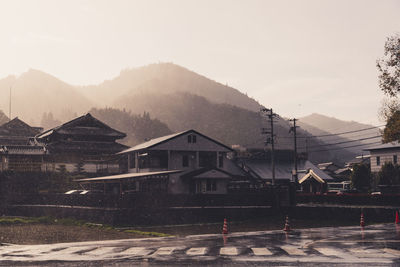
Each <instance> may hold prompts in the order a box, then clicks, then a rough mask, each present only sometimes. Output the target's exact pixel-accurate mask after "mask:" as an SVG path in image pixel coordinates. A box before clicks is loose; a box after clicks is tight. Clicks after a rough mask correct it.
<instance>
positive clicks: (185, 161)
mask: <svg viewBox="0 0 400 267" xmlns="http://www.w3.org/2000/svg"><path fill="white" fill-rule="evenodd" d="M182 167H189V156H188V155H183V156H182Z"/></svg>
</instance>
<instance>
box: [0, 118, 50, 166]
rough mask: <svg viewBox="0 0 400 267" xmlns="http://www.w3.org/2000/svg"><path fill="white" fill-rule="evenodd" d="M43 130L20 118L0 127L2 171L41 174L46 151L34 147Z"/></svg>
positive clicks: (0, 164) (36, 146)
mask: <svg viewBox="0 0 400 267" xmlns="http://www.w3.org/2000/svg"><path fill="white" fill-rule="evenodd" d="M42 130H43V129H42V128H40V127H31V126H29V125H28V124H26V123H25V122H23V121H22V120H20V119H19V118H18V117H16V118H14V119H12V120H10V121H9V122H7V123H5V124H3V125H1V126H0V171H2V172H3V171H14V172H40V171H41V166H42V163H43V158H44V156H45V154H46V150H45V148H44V147H43V146H39V145H32V140H33V138H34V136H35V135H37V134H38V133H40V132H41V131H42Z"/></svg>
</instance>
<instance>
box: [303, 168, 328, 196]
mask: <svg viewBox="0 0 400 267" xmlns="http://www.w3.org/2000/svg"><path fill="white" fill-rule="evenodd" d="M298 173H299V174H298V175H299V184H300V186H301V191H303V192H308V193H324V192H326V191H327V190H328V183H329V182H333V180H334V179H333V178H332V177H331V176H330V175H329V174H327V173H326V172H324V171H322V170H321V169H320V168H319V167H317V166H315V165H314V164H312V163H311V162H310V161H305V162H303V164H302V169H301V170H300V171H299V172H298Z"/></svg>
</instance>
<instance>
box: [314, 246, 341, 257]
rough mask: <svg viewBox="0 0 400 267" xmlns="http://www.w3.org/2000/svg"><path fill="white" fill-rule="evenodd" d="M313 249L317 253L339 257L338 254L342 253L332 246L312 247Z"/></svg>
mask: <svg viewBox="0 0 400 267" xmlns="http://www.w3.org/2000/svg"><path fill="white" fill-rule="evenodd" d="M314 249H315V250H316V251H318V252H319V253H321V254H324V255H325V256H336V257H340V255H343V251H339V250H337V249H333V248H314Z"/></svg>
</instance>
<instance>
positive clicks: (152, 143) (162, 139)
mask: <svg viewBox="0 0 400 267" xmlns="http://www.w3.org/2000/svg"><path fill="white" fill-rule="evenodd" d="M188 133H194V134H197V135H200V136H202V137H204V138H206V139H208V140H210V141H211V142H214V143H216V144H218V145H220V146H222V147H224V148H226V149H228V150H229V151H233V150H232V148H230V147H228V146H226V145H224V144H222V143H220V142H218V141H216V140H214V139H212V138H210V137H208V136H206V135H204V134H201V133H199V132H197V131H195V130H193V129H192V130H187V131H184V132H179V133H174V134H170V135H166V136H162V137H158V138H154V139H151V140H149V141H147V142H144V143H142V144H139V145H136V146H134V147H131V148H128V149H126V150H124V151H121V152H119V153H118V154H125V153H129V152H133V151H139V150H145V149H150V148H153V147H155V146H157V145H161V144H163V143H166V142H168V141H171V140H173V139H175V138H177V137H179V136H182V135H185V134H188Z"/></svg>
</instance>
